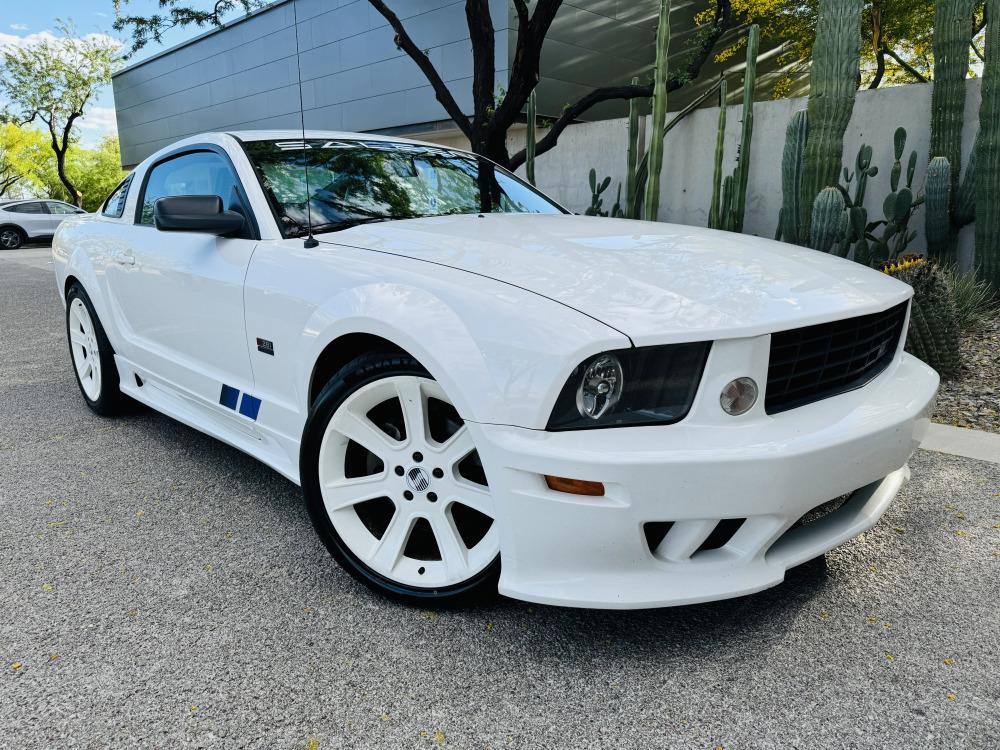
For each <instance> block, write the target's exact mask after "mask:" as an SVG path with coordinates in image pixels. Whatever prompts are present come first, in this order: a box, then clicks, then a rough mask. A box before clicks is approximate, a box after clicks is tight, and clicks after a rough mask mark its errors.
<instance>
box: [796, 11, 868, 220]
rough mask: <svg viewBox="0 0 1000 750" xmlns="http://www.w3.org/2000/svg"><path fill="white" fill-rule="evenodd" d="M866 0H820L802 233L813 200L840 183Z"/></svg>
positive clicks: (811, 91)
mask: <svg viewBox="0 0 1000 750" xmlns="http://www.w3.org/2000/svg"><path fill="white" fill-rule="evenodd" d="M861 6H862V0H820V5H819V21H818V23H817V25H816V44H815V46H814V47H813V62H812V70H811V72H810V83H809V105H808V110H809V137H808V138H807V139H806V153H805V164H804V167H803V173H802V198H801V201H800V208H801V210H802V218H801V224H800V230H801V231H800V232H799V235H800V237H803V236H804V237H811V236H812V235H811V234H810V232H809V227H810V220H811V215H812V208H813V202H814V200H815V199H816V196H817V195H819V193H820V191H821V190H823V189H824V188H826V187H828V186H830V185H835V184H837V177H838V175H839V174H840V166H841V162H842V160H843V152H844V132H845V131H846V130H847V125H848V123H849V122H850V119H851V112H852V111H853V110H854V95H855V92H856V90H857V86H858V75H859V71H860V65H861V58H860V55H859V52H860V47H861Z"/></svg>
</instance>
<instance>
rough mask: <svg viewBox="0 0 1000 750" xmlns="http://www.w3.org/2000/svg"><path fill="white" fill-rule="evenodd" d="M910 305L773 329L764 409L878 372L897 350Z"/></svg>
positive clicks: (839, 388)
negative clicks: (785, 328) (858, 315)
mask: <svg viewBox="0 0 1000 750" xmlns="http://www.w3.org/2000/svg"><path fill="white" fill-rule="evenodd" d="M906 305H907V303H906V302H903V303H901V304H898V305H896V306H895V307H892V308H890V309H888V310H886V311H884V312H880V313H873V314H871V315H862V316H860V317H857V318H848V319H846V320H837V321H834V322H832V323H821V324H820V325H815V326H808V327H806V328H795V329H793V330H791V331H782V332H781V333H776V334H773V335H772V336H771V359H770V363H769V365H768V371H767V393H766V395H765V397H764V410H765V411H766V412H767V413H768V414H776V413H778V412H782V411H787V410H788V409H795V408H797V407H799V406H804V405H806V404H811V403H812V402H814V401H819V400H821V399H824V398H829V397H830V396H836V395H837V394H838V393H845V392H846V391H851V390H854V389H855V388H860V387H861V386H863V385H864V384H865V383H867V382H868V381H869V380H871V379H872V378H874V377H875V376H876V375H878V374H879V373H880V372H882V370H884V369H885V368H886V367H888V365H889V362H891V361H892V358H893V356H894V355H895V353H896V345H897V344H898V343H899V337H900V335H901V334H902V332H903V321H904V320H905V319H906Z"/></svg>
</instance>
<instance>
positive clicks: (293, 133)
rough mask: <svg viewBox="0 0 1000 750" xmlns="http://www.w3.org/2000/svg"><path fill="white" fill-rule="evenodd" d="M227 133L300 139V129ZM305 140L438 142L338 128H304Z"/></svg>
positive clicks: (244, 137)
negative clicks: (349, 131)
mask: <svg viewBox="0 0 1000 750" xmlns="http://www.w3.org/2000/svg"><path fill="white" fill-rule="evenodd" d="M226 134H227V135H231V136H233V137H234V138H239V139H240V140H241V141H279V140H302V136H303V131H302V130H288V129H286V130H230V131H226ZM305 138H306V140H319V139H326V140H331V141H368V142H372V141H379V142H384V143H415V144H420V145H421V146H437V147H438V148H441V146H440V145H439V144H436V143H427V142H426V141H416V140H413V139H411V138H397V137H396V136H391V135H378V134H375V133H348V132H344V131H339V130H306V131H305Z"/></svg>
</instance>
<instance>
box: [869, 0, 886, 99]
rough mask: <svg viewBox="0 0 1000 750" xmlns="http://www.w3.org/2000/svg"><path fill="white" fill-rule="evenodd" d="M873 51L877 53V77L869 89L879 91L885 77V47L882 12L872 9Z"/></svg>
mask: <svg viewBox="0 0 1000 750" xmlns="http://www.w3.org/2000/svg"><path fill="white" fill-rule="evenodd" d="M872 51H873V52H874V53H875V76H874V78H872V82H871V83H870V84H868V88H869V89H877V88H878V87H879V84H881V83H882V78H883V77H884V76H885V47H884V45H883V43H882V11H881V10H876V9H872Z"/></svg>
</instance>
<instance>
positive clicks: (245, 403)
mask: <svg viewBox="0 0 1000 750" xmlns="http://www.w3.org/2000/svg"><path fill="white" fill-rule="evenodd" d="M259 411H260V399H259V398H254V397H253V396H251V395H250V394H249V393H244V394H243V400H242V401H240V414H242V415H243V416H244V417H249V418H250V419H253V420H256V419H257V412H259Z"/></svg>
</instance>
